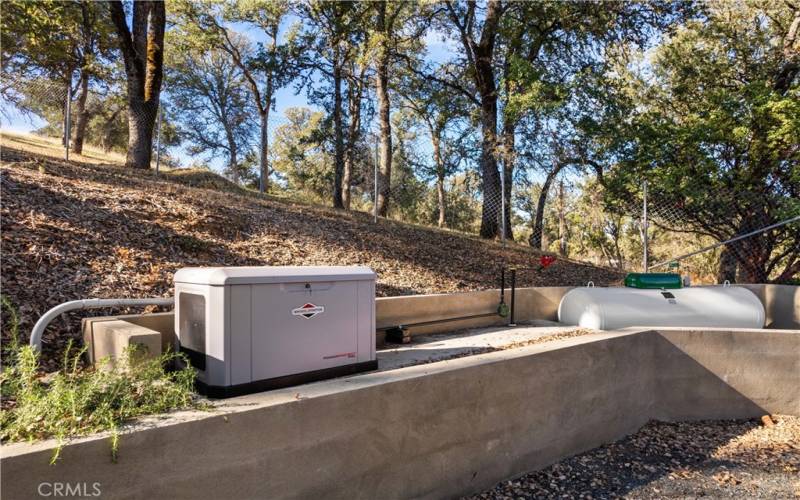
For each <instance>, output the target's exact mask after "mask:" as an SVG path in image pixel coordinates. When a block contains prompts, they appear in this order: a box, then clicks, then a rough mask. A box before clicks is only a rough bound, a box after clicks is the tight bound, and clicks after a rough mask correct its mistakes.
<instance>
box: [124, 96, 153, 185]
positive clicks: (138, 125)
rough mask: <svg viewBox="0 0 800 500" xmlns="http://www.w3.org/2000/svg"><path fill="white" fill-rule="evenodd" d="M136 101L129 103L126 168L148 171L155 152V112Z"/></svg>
mask: <svg viewBox="0 0 800 500" xmlns="http://www.w3.org/2000/svg"><path fill="white" fill-rule="evenodd" d="M150 108H151V107H150V106H147V105H145V104H143V103H140V102H138V101H136V100H133V101H131V100H129V101H128V109H129V111H128V153H127V155H126V158H125V166H126V167H128V168H137V169H148V168H150V159H151V158H152V152H153V129H154V128H155V126H154V124H155V122H154V120H153V118H152V117H153V116H155V112H154V111H153V110H152V109H150Z"/></svg>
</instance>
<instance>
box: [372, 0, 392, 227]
mask: <svg viewBox="0 0 800 500" xmlns="http://www.w3.org/2000/svg"><path fill="white" fill-rule="evenodd" d="M377 9H378V20H377V31H378V33H381V34H382V38H381V41H380V44H381V45H380V47H379V49H378V54H377V58H376V64H375V93H376V94H377V97H378V121H379V123H380V135H381V149H380V167H379V170H380V171H379V174H378V186H379V189H378V215H380V216H381V217H386V214H387V212H388V211H389V195H390V189H391V185H392V184H391V183H392V122H391V109H390V108H391V103H390V102H389V52H388V47H387V46H386V35H387V33H386V2H378V4H377Z"/></svg>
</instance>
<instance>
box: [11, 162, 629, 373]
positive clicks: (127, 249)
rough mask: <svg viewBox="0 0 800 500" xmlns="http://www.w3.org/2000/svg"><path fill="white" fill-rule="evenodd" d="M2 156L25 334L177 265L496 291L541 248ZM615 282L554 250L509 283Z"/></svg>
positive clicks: (166, 278)
mask: <svg viewBox="0 0 800 500" xmlns="http://www.w3.org/2000/svg"><path fill="white" fill-rule="evenodd" d="M0 153H1V155H2V156H1V158H2V169H0V170H1V172H0V183H1V185H2V263H1V264H2V269H1V271H2V291H3V294H5V295H7V296H8V297H9V298H10V299H11V301H12V302H13V303H14V304H16V306H17V307H18V308H19V311H20V316H21V320H22V325H21V327H22V328H21V332H22V333H23V334H24V335H25V336H27V335H28V333H29V332H30V328H31V327H32V325H33V322H34V321H35V320H36V319H37V318H38V317H39V316H40V315H41V314H42V313H44V312H45V311H46V310H47V309H49V308H50V307H53V306H55V305H57V304H59V303H61V302H64V301H68V300H75V299H80V298H89V297H102V298H111V297H156V296H160V297H166V296H169V295H170V294H171V289H172V275H173V273H174V272H175V271H176V270H177V269H179V268H181V267H185V266H222V265H225V266H241V265H354V264H361V265H367V266H370V267H371V268H372V269H374V270H375V271H376V272H377V274H378V287H377V293H378V295H380V296H390V295H404V294H418V293H442V292H458V291H469V290H479V289H486V288H494V287H497V286H498V280H499V268H500V266H501V265H503V264H505V265H507V266H532V265H535V262H538V260H537V259H538V257H539V254H538V253H534V252H533V251H532V250H531V249H530V248H528V247H525V246H522V245H515V244H510V245H508V246H507V247H506V248H503V247H502V246H501V245H500V244H499V243H496V242H487V241H482V240H480V239H478V238H475V237H471V236H468V235H464V234H460V233H456V232H450V231H442V230H438V229H432V228H425V227H420V226H415V225H409V224H402V223H399V222H395V221H391V220H381V221H380V223H379V224H373V223H372V220H371V217H370V216H369V215H367V214H363V213H355V212H343V211H338V210H334V209H331V208H325V207H319V206H310V205H304V204H296V203H290V202H287V201H285V200H277V199H274V198H267V197H263V196H258V195H255V194H253V193H249V192H247V191H244V190H242V189H239V188H237V187H236V186H232V185H225V182H226V181H224V180H221V181H220V186H222V187H224V188H225V189H222V187H220V188H219V189H203V188H198V187H194V185H202V186H205V185H209V181H208V179H206V178H205V177H207V176H208V175H213V174H209V173H207V172H206V173H203V175H200V174H191V173H190V174H191V175H189V174H187V175H171V174H168V175H166V176H165V175H162V176H161V177H156V176H155V175H154V174H153V173H152V172H133V171H129V170H126V169H123V168H121V167H117V166H110V165H105V166H103V165H93V164H86V163H77V162H64V161H62V160H58V159H54V158H50V157H45V156H41V155H37V154H34V153H30V152H23V151H19V150H15V149H13V148H8V147H4V148H2V151H1V152H0ZM40 166H44V169H43V170H44V172H46V173H42V172H40V168H39V167H40ZM198 175H200V177H198ZM198 179H199V180H198ZM184 183H185V184H184ZM228 184H229V183H228ZM212 185H214V184H213V183H212ZM226 186H227V187H226ZM620 279H621V275H620V274H619V273H617V272H615V271H612V270H609V269H605V268H599V267H595V266H591V265H587V264H583V263H578V262H572V261H567V260H561V259H560V260H558V261H557V262H556V263H555V264H553V265H552V266H550V267H548V268H547V269H545V270H543V271H541V272H521V273H520V274H519V279H518V281H519V286H532V285H579V284H585V283H586V282H587V281H590V280H592V281H594V282H595V283H596V284H604V283H612V282H618V281H619V280H620ZM115 313H116V312H115ZM90 314H109V311H97V312H94V313H90ZM80 315H81V316H85V315H87V313H86V312H83V313H80ZM77 316H78V315H77V314H73V315H65V317H63V318H61V319H60V320H58V321H55V322H54V323H53V326H51V328H49V329H48V333H47V334H46V335H45V338H44V361H45V367H46V368H49V369H53V368H54V367H55V365H53V360H54V359H55V358H54V356H56V355H57V353H58V352H61V350H62V349H63V346H64V345H65V343H66V342H67V340H68V339H69V338H77V337H78V336H79V332H78V327H79V321H78V318H77ZM5 333H7V332H5Z"/></svg>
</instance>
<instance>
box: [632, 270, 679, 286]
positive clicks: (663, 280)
mask: <svg viewBox="0 0 800 500" xmlns="http://www.w3.org/2000/svg"><path fill="white" fill-rule="evenodd" d="M625 286H627V287H630V288H656V289H661V288H681V287H682V286H683V282H682V280H681V275H680V274H673V273H628V275H627V276H625Z"/></svg>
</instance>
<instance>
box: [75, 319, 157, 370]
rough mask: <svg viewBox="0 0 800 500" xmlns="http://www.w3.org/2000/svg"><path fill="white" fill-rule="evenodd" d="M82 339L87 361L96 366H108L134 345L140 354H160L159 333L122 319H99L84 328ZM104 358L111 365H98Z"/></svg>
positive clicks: (151, 355)
mask: <svg viewBox="0 0 800 500" xmlns="http://www.w3.org/2000/svg"><path fill="white" fill-rule="evenodd" d="M83 333H84V337H83V341H84V343H85V345H86V346H87V351H86V352H87V355H88V357H89V362H90V363H92V364H93V365H95V367H96V368H109V367H110V366H113V363H114V362H115V360H119V359H123V356H124V354H125V349H127V348H128V347H130V346H136V347H137V349H138V351H137V352H140V353H141V355H142V356H145V357H148V358H152V357H157V356H160V355H161V352H162V351H161V342H162V338H161V337H162V335H161V333H159V332H157V331H155V330H151V329H149V328H145V327H143V326H139V325H136V324H134V323H130V322H128V321H123V320H112V321H101V322H97V323H95V324H93V325H92V327H91V328H85V329H84V332H83ZM104 358H110V359H111V362H112V365H110V366H98V364H99V362H100V361H101V360H102V359H104Z"/></svg>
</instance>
